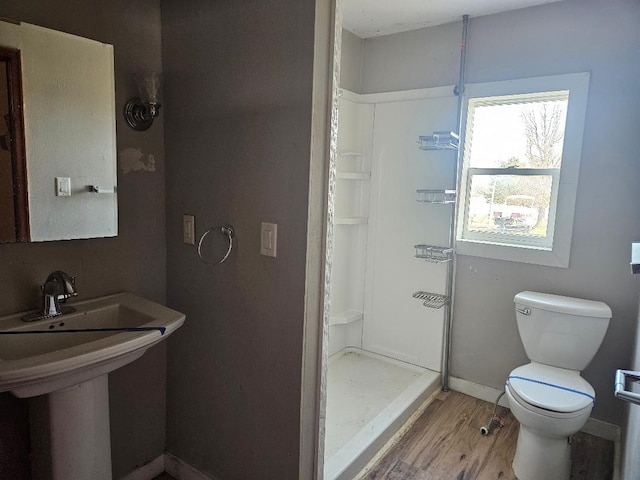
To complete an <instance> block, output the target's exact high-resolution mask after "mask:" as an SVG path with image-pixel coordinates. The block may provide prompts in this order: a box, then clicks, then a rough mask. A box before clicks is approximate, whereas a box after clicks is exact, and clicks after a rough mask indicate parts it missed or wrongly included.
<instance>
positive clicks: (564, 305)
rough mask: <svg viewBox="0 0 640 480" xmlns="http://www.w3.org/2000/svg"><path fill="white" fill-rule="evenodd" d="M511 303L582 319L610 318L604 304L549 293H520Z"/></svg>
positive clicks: (609, 313)
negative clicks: (577, 316) (576, 316)
mask: <svg viewBox="0 0 640 480" xmlns="http://www.w3.org/2000/svg"><path fill="white" fill-rule="evenodd" d="M513 301H514V302H515V303H517V304H520V305H526V306H528V307H534V308H540V309H543V310H549V311H551V312H558V313H567V314H570V315H580V316H583V317H597V318H611V309H610V308H609V306H608V305H607V304H606V303H603V302H597V301H594V300H584V299H582V298H572V297H564V296H562V295H552V294H550V293H538V292H520V293H518V294H517V295H516V296H515V297H514V299H513Z"/></svg>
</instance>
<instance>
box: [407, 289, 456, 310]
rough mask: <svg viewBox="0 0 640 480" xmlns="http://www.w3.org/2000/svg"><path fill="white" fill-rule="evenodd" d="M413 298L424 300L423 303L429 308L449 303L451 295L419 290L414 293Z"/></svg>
mask: <svg viewBox="0 0 640 480" xmlns="http://www.w3.org/2000/svg"><path fill="white" fill-rule="evenodd" d="M413 298H417V299H418V300H424V302H423V303H422V305H424V306H425V307H429V308H442V307H443V306H445V305H447V304H448V303H449V297H447V296H445V295H440V294H439V293H430V292H421V291H418V292H416V293H414V294H413Z"/></svg>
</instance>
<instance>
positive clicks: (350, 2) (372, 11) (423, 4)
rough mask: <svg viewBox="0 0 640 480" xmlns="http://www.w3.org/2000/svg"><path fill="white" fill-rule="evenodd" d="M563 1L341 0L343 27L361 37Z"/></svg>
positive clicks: (404, 30) (387, 33) (388, 33)
mask: <svg viewBox="0 0 640 480" xmlns="http://www.w3.org/2000/svg"><path fill="white" fill-rule="evenodd" d="M557 1H560V0H396V1H390V0H342V25H343V27H344V28H345V29H347V30H349V31H350V32H352V33H354V34H356V35H357V36H359V37H361V38H369V37H377V36H382V35H390V34H392V33H399V32H406V31H408V30H416V29H418V28H424V27H431V26H434V25H441V24H443V23H450V22H455V21H458V20H461V19H462V15H465V14H467V15H469V16H470V17H480V16H482V15H489V14H492V13H498V12H506V11H508V10H517V9H519V8H525V7H531V6H533V5H541V4H544V3H553V2H557Z"/></svg>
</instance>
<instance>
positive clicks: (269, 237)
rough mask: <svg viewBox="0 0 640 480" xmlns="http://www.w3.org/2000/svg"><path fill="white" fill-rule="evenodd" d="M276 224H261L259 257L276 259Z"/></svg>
mask: <svg viewBox="0 0 640 480" xmlns="http://www.w3.org/2000/svg"><path fill="white" fill-rule="evenodd" d="M277 247H278V224H277V223H266V222H262V223H261V226H260V255H264V256H266V257H276V256H277V253H278V248H277Z"/></svg>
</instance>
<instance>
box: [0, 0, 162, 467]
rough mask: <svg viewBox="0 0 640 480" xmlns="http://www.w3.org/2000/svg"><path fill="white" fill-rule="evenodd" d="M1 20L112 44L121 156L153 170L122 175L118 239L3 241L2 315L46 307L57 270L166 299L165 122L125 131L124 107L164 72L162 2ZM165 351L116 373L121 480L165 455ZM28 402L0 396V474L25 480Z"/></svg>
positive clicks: (9, 7)
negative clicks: (143, 79) (43, 297)
mask: <svg viewBox="0 0 640 480" xmlns="http://www.w3.org/2000/svg"><path fill="white" fill-rule="evenodd" d="M0 16H3V17H9V18H13V19H16V20H22V21H25V22H29V23H34V24H36V25H42V26H45V27H49V28H53V29H56V30H62V31H65V32H68V33H72V34H75V35H80V36H84V37H89V38H93V39H95V40H98V41H101V42H106V43H111V44H113V45H114V47H115V48H114V53H115V75H116V78H115V83H116V109H117V115H116V117H117V136H118V137H117V150H118V151H119V152H121V151H122V150H124V149H126V148H136V149H141V151H142V153H143V155H144V157H143V160H147V159H148V156H149V155H150V154H151V155H153V156H154V157H155V165H156V169H155V171H142V170H141V171H136V172H130V173H128V174H123V173H122V170H121V169H119V170H118V202H119V208H118V215H119V234H118V237H117V238H112V239H95V240H72V241H64V242H45V243H33V244H20V245H18V244H14V245H0V286H1V288H2V296H1V298H2V302H1V303H0V314H8V313H13V312H19V311H24V310H28V309H33V308H36V307H37V306H38V296H39V295H38V285H40V284H42V283H43V282H44V280H45V278H46V276H47V275H48V274H49V273H50V272H51V271H53V270H57V269H61V270H64V271H66V272H68V273H69V274H72V275H75V276H76V277H77V286H78V290H79V294H80V298H81V299H87V298H92V297H96V296H101V295H105V294H109V293H114V292H119V291H130V292H134V293H138V294H140V295H142V296H145V297H147V298H149V299H152V300H155V301H158V302H164V300H165V286H166V260H165V206H164V205H165V196H164V191H165V190H164V146H163V116H162V115H161V116H160V119H159V121H157V122H156V123H155V124H154V125H153V127H152V128H151V129H150V130H148V131H147V132H144V133H140V132H134V131H133V130H131V129H130V128H129V127H127V126H126V124H125V122H124V119H123V118H122V115H121V114H120V112H121V109H122V107H123V105H124V103H125V101H126V99H128V98H129V97H132V96H134V94H136V93H137V91H136V89H135V87H134V85H133V81H132V80H133V75H134V72H136V71H138V70H139V69H140V70H155V71H160V69H161V62H160V59H161V57H160V55H161V50H160V47H161V44H160V34H161V25H160V2H159V0H138V1H136V2H130V1H128V0H113V1H109V2H103V1H100V0H85V1H82V2H77V1H73V0H61V1H57V2H50V1H45V0H30V1H24V0H5V1H3V2H1V3H0ZM165 358H166V353H165V347H164V346H159V347H156V348H153V349H151V350H150V351H148V352H147V353H146V354H145V356H143V357H142V358H141V359H140V360H138V361H136V362H134V363H132V364H130V365H128V366H126V367H123V368H122V369H120V370H118V371H116V372H114V373H112V374H111V375H110V376H109V386H110V402H111V409H110V410H111V412H110V413H111V434H112V458H113V473H114V477H116V478H117V477H119V476H121V475H122V474H123V473H125V472H127V471H129V470H131V469H133V468H135V467H136V466H139V465H142V464H144V463H146V462H148V461H149V460H151V459H153V458H155V457H156V456H158V455H160V454H161V453H162V452H163V451H164V443H165V385H166V383H165V370H166V361H165ZM28 448H29V445H28V417H27V407H26V401H25V400H19V399H15V398H14V397H12V396H11V395H10V394H9V393H3V394H0V472H2V474H1V475H0V476H3V478H11V479H21V478H28V477H27V469H28V458H27V455H28Z"/></svg>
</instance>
